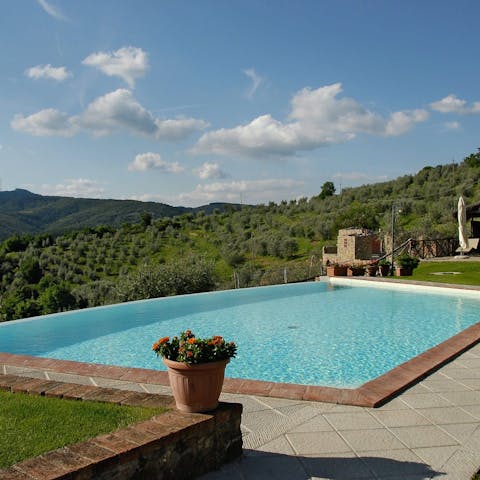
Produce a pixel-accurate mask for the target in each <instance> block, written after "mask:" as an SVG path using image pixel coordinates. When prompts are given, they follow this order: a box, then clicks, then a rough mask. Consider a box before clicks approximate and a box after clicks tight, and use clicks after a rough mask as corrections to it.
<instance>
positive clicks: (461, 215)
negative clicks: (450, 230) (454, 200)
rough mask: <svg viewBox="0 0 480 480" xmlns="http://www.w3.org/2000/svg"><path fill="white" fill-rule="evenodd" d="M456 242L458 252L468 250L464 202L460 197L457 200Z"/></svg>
mask: <svg viewBox="0 0 480 480" xmlns="http://www.w3.org/2000/svg"><path fill="white" fill-rule="evenodd" d="M458 241H459V243H460V251H461V252H462V253H463V252H464V251H466V250H467V248H468V235H467V211H466V207H465V200H464V199H463V197H462V196H460V198H459V199H458Z"/></svg>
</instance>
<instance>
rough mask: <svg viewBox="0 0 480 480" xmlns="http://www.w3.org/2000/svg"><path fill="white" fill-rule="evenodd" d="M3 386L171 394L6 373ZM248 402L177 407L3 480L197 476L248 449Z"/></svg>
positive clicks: (128, 400) (10, 471) (146, 398)
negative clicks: (195, 409)
mask: <svg viewBox="0 0 480 480" xmlns="http://www.w3.org/2000/svg"><path fill="white" fill-rule="evenodd" d="M0 388H1V389H4V390H9V391H12V392H23V393H29V394H39V395H46V396H55V397H61V398H71V399H77V400H85V401H87V400H97V401H106V402H113V403H118V404H125V405H138V406H168V405H172V399H171V397H166V396H162V395H154V394H147V393H138V392H130V391H122V390H116V389H111V388H100V387H90V386H84V385H74V384H65V383H61V382H54V381H46V380H39V379H32V378H25V377H17V376H14V375H0ZM241 414H242V405H241V404H237V403H220V405H219V407H218V408H217V409H216V410H215V411H213V412H210V413H208V414H196V413H182V412H179V411H177V410H171V411H168V412H166V413H164V414H162V415H156V416H154V417H152V418H151V419H150V420H147V421H144V422H139V423H136V424H133V425H130V426H129V427H127V428H124V429H121V430H117V431H115V432H112V433H109V434H105V435H100V436H98V437H95V438H93V439H91V440H88V441H86V442H81V443H77V444H74V445H70V446H67V447H64V448H61V449H58V450H55V451H53V452H48V453H45V454H43V455H41V456H39V457H35V458H31V459H28V460H25V461H23V462H19V463H17V464H15V465H13V466H12V467H10V468H7V469H0V480H7V479H11V480H27V479H28V480H32V479H47V478H48V479H52V480H53V479H69V480H80V479H81V480H90V479H92V480H94V479H95V480H110V479H112V478H115V479H116V480H124V479H158V480H170V479H172V480H173V479H175V480H182V479H185V480H186V479H192V478H195V477H197V476H199V475H202V474H204V473H206V472H209V471H211V470H215V469H217V468H219V467H220V466H221V465H223V464H224V463H226V462H229V461H231V460H233V459H235V458H237V457H238V456H240V455H241V453H242V435H241V431H240V420H241Z"/></svg>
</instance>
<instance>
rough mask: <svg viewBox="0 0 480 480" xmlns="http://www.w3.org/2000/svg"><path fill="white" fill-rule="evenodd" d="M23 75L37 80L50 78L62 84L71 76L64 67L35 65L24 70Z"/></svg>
mask: <svg viewBox="0 0 480 480" xmlns="http://www.w3.org/2000/svg"><path fill="white" fill-rule="evenodd" d="M25 75H26V76H27V77H29V78H34V79H35V80H38V79H39V78H51V79H53V80H56V81H57V82H63V81H64V80H66V79H67V78H69V77H71V76H72V73H71V72H69V71H68V70H67V69H66V68H65V67H52V66H51V65H50V64H47V65H36V66H35V67H30V68H28V69H27V70H25Z"/></svg>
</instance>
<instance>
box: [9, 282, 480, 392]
mask: <svg viewBox="0 0 480 480" xmlns="http://www.w3.org/2000/svg"><path fill="white" fill-rule="evenodd" d="M362 283H363V282H362ZM378 286H381V287H383V288H378ZM414 288H415V290H413V289H412V287H410V288H407V287H404V288H399V287H398V285H395V286H391V285H390V286H387V288H385V284H380V285H375V287H362V288H359V287H356V286H352V285H349V284H348V283H344V284H338V282H337V283H327V282H312V283H305V284H293V285H282V286H272V287H260V288H252V289H242V290H233V291H225V292H212V293H206V294H196V295H185V296H178V297H168V298H162V299H155V300H147V301H140V302H131V303H127V304H120V305H114V306H110V307H100V308H95V309H86V310H78V311H75V312H68V313H63V314H55V315H49V316H45V317H37V318H34V319H26V320H19V321H14V322H8V323H4V324H0V351H3V352H9V353H19V354H27V355H35V356H41V357H49V358H57V359H68V360H76V361H80V362H91V363H100V364H106V365H120V366H129V367H140V368H153V369H159V370H163V369H164V367H163V364H162V362H161V361H160V360H158V359H156V357H155V355H154V353H153V352H152V351H151V344H152V343H153V342H154V341H155V340H156V339H157V338H159V337H161V336H164V335H175V334H178V333H179V332H180V331H182V330H184V329H186V328H190V329H192V330H193V331H194V332H196V333H197V334H198V335H199V336H209V335H212V334H220V335H222V336H224V337H225V338H226V339H227V340H235V341H236V342H237V344H238V347H239V348H238V356H237V358H235V359H234V360H233V361H232V362H231V363H230V364H229V366H228V367H227V376H229V377H236V378H248V379H258V380H267V381H274V382H284V383H296V384H306V385H325V386H334V387H349V388H352V387H357V386H359V385H361V384H363V383H365V382H367V381H369V380H371V379H373V378H376V377H378V376H379V375H381V374H383V373H385V372H387V371H389V370H391V369H392V368H394V367H395V366H397V365H399V364H400V363H402V362H404V361H406V360H408V359H410V358H412V357H414V356H415V355H417V354H419V353H421V352H423V351H425V350H427V349H429V348H431V347H433V346H434V345H437V344H438V343H440V342H442V341H443V340H446V339H447V338H450V337H452V336H453V335H455V334H456V333H458V332H460V331H461V330H464V329H465V328H467V327H468V326H470V325H473V324H475V323H477V321H478V311H479V306H480V292H462V291H449V292H448V295H447V294H446V293H447V292H446V291H445V290H446V289H427V290H426V291H424V292H422V294H417V293H415V291H416V290H418V287H414Z"/></svg>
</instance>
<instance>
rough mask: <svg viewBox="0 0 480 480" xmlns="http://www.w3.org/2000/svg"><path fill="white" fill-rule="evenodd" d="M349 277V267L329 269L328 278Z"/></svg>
mask: <svg viewBox="0 0 480 480" xmlns="http://www.w3.org/2000/svg"><path fill="white" fill-rule="evenodd" d="M346 275H347V267H341V266H340V265H331V266H329V267H327V276H329V277H345V276H346Z"/></svg>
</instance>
